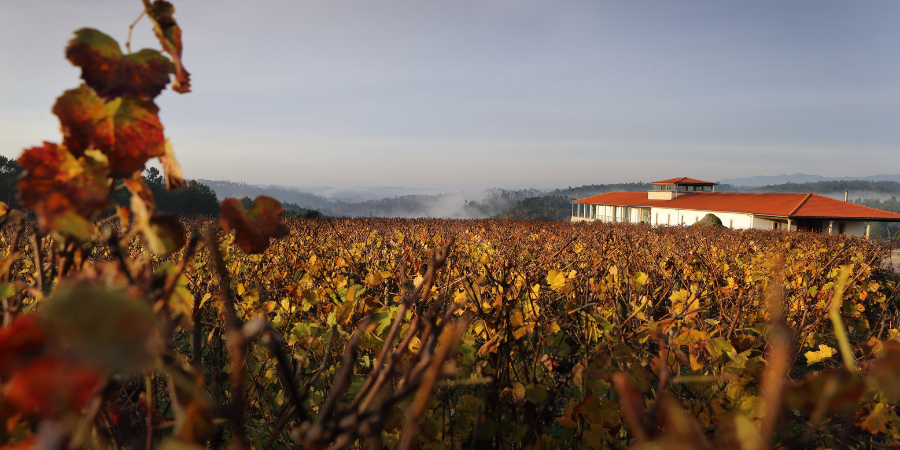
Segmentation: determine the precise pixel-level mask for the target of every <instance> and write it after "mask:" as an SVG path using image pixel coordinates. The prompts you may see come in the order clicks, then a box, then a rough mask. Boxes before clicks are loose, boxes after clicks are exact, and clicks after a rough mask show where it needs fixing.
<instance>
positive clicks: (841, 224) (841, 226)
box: [838, 223, 844, 234]
mask: <svg viewBox="0 0 900 450" xmlns="http://www.w3.org/2000/svg"><path fill="white" fill-rule="evenodd" d="M838 234H844V224H843V223H839V224H838Z"/></svg>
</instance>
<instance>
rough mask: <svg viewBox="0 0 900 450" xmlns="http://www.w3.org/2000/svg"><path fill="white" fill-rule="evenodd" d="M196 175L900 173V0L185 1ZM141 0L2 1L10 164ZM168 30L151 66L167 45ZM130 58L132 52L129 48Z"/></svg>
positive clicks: (603, 178)
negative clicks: (80, 61)
mask: <svg viewBox="0 0 900 450" xmlns="http://www.w3.org/2000/svg"><path fill="white" fill-rule="evenodd" d="M173 3H174V4H175V6H176V8H177V13H176V18H177V20H178V21H179V23H180V24H181V25H182V27H183V29H184V42H185V55H184V58H185V59H184V61H185V65H186V67H187V68H188V70H190V71H191V73H192V75H193V86H194V92H192V93H190V94H187V95H178V94H175V93H174V92H172V91H167V92H165V93H164V94H163V95H162V96H161V97H160V98H159V99H158V103H159V105H160V107H161V109H162V111H161V113H160V115H161V118H162V121H163V124H164V125H165V126H166V131H167V134H168V135H169V137H170V138H171V139H172V141H173V143H174V146H175V151H176V154H177V155H178V158H179V160H180V161H181V163H182V165H183V167H184V171H185V175H186V176H187V177H189V178H194V177H196V178H207V179H228V180H233V181H245V182H249V183H273V184H284V185H295V186H321V185H329V186H337V187H351V186H406V187H417V188H436V189H447V190H459V189H477V188H485V187H504V188H525V187H536V188H549V187H565V186H570V185H571V186H576V185H582V184H592V183H608V182H622V181H639V180H641V181H652V180H655V179H661V178H669V177H673V176H692V177H696V178H702V179H712V180H719V179H723V178H731V177H738V176H752V175H772V174H780V173H783V172H787V173H793V172H805V173H815V174H819V175H826V176H844V175H858V176H863V175H875V174H880V173H900V152H898V151H897V150H898V148H900V2H897V1H878V0H870V1H865V2H860V1H842V2H832V1H823V0H815V1H807V2H785V1H781V0H779V1H744V2H736V1H728V2H722V1H709V2H686V1H677V2H675V1H668V0H666V1H627V2H626V1H614V2H613V1H597V0H589V1H568V0H564V1H560V0H554V1H551V0H547V1H537V0H511V1H495V0H475V1H467V0H452V1H446V0H429V1H421V0H418V1H381V0H354V1H349V0H348V1H344V0H316V1H303V0H291V1H288V0H256V1H249V0H243V1H232V0H217V1H209V0H205V1H200V0H180V1H179V0H175V1H173ZM140 10H141V2H140V0H103V1H101V0H31V1H14V0H0V41H2V42H4V43H5V45H3V46H0V154H3V155H6V156H10V157H17V156H18V155H19V153H20V152H21V150H22V149H23V148H25V147H27V146H32V145H38V144H39V143H40V142H41V141H42V140H50V141H57V142H58V141H60V140H61V138H60V135H59V131H58V122H57V120H56V118H55V117H54V116H53V115H52V114H51V113H50V107H51V106H52V105H53V102H54V99H55V98H56V97H57V96H58V95H60V93H61V92H62V91H63V90H65V89H69V88H73V87H76V86H77V85H78V84H79V82H80V80H79V79H78V76H79V70H78V69H76V68H74V67H72V66H71V65H70V64H69V62H68V61H67V60H66V59H65V58H64V56H63V49H64V47H65V44H66V42H67V41H68V40H69V39H70V37H71V35H72V34H71V33H72V31H74V30H76V29H78V28H80V27H84V26H90V27H94V28H98V29H100V30H101V31H104V32H106V33H107V34H110V35H112V36H113V37H115V38H116V39H118V40H119V41H120V43H123V44H124V40H125V37H126V34H127V29H128V24H129V23H131V21H133V20H134V19H135V18H136V17H137V15H138V13H139V12H140ZM158 46H159V44H158V43H157V42H156V41H155V39H154V38H153V36H152V32H151V31H150V27H149V23H148V22H147V21H146V19H145V20H144V21H142V22H141V23H140V24H139V26H138V27H136V29H135V33H134V38H133V42H132V49H135V50H136V49H139V48H143V47H151V48H158ZM123 47H124V46H123Z"/></svg>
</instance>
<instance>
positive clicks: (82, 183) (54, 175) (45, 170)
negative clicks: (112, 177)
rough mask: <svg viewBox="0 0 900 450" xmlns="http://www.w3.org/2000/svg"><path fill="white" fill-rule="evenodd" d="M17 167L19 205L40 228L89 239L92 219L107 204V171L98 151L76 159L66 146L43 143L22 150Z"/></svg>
mask: <svg viewBox="0 0 900 450" xmlns="http://www.w3.org/2000/svg"><path fill="white" fill-rule="evenodd" d="M18 162H19V164H20V165H22V167H24V168H25V170H26V172H25V174H24V175H23V177H22V179H21V180H20V181H19V184H18V187H19V202H20V203H21V205H22V206H24V207H25V208H31V209H33V210H35V211H36V212H37V213H38V216H39V218H40V222H41V226H42V228H45V229H46V228H49V229H52V230H54V231H56V232H58V233H60V234H62V235H65V236H71V237H75V238H81V239H86V238H88V237H90V235H91V233H92V230H93V224H92V222H91V221H92V220H93V218H94V216H95V215H96V214H97V213H99V212H100V211H102V210H103V209H104V208H106V207H107V206H108V205H109V204H110V201H109V199H108V196H109V193H110V186H109V181H108V179H107V175H108V170H107V165H106V161H105V158H104V157H103V155H102V154H99V152H89V154H86V155H85V156H84V157H81V158H75V157H74V156H73V155H72V154H71V153H69V152H68V151H67V150H66V147H64V146H60V145H56V144H53V143H50V142H44V145H43V146H42V147H33V148H30V149H27V150H25V152H24V153H22V156H20V157H19V161H18Z"/></svg>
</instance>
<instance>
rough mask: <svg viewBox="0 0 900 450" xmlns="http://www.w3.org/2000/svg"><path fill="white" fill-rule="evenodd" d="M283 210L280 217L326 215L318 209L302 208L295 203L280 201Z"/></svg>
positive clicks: (311, 217)
mask: <svg viewBox="0 0 900 450" xmlns="http://www.w3.org/2000/svg"><path fill="white" fill-rule="evenodd" d="M281 205H282V206H283V207H284V210H282V211H281V217H293V218H297V219H315V218H318V217H326V216H325V215H324V214H322V213H321V212H320V211H319V210H318V209H309V208H304V207H302V206H300V205H297V204H295V203H288V202H281Z"/></svg>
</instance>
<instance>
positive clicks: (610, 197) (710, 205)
mask: <svg viewBox="0 0 900 450" xmlns="http://www.w3.org/2000/svg"><path fill="white" fill-rule="evenodd" d="M573 203H590V204H600V205H614V206H632V207H639V206H651V207H657V208H671V209H690V210H698V211H718V212H734V213H745V214H756V215H764V216H778V217H791V218H823V219H827V218H846V219H860V220H861V219H867V220H874V221H881V222H900V214H895V213H892V212H888V211H882V210H880V209H875V208H869V207H867V206H862V205H857V204H854V203H848V202H843V201H840V200H835V199H833V198H829V197H824V196H821V195H817V194H792V193H737V192H704V193H691V194H682V195H681V196H680V197H678V198H674V199H672V200H650V199H648V198H647V193H646V192H609V193H606V194H600V195H595V196H593V197H587V198H582V199H579V200H573Z"/></svg>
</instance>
